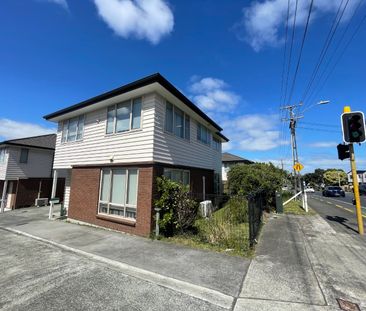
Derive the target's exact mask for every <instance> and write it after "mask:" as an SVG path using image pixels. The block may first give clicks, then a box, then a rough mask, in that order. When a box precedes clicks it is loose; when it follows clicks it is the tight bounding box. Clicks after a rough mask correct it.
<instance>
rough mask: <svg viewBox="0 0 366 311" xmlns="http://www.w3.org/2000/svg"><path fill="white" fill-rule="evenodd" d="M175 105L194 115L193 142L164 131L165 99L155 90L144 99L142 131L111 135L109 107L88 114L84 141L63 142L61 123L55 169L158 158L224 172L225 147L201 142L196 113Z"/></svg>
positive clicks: (192, 126)
mask: <svg viewBox="0 0 366 311" xmlns="http://www.w3.org/2000/svg"><path fill="white" fill-rule="evenodd" d="M172 104H174V105H177V106H178V107H179V108H180V109H182V110H183V111H184V112H185V113H187V114H188V115H189V116H190V117H191V122H190V129H191V133H190V136H191V139H190V141H187V140H185V139H182V138H179V137H176V136H174V135H173V134H170V133H166V132H165V131H164V123H165V100H164V98H163V97H161V96H160V95H158V94H156V93H151V94H148V95H145V96H143V98H142V111H141V129H138V130H133V131H129V132H124V133H118V134H114V135H113V134H112V135H107V134H106V118H107V108H106V107H105V108H101V109H97V110H95V111H91V112H89V113H87V114H86V116H85V125H84V135H83V139H82V140H81V141H76V142H68V143H63V144H61V135H62V126H61V124H62V123H61V122H60V123H59V126H58V131H57V142H56V155H55V161H54V169H69V168H71V167H72V166H74V165H88V164H90V165H98V164H108V163H112V162H111V161H110V160H111V158H112V157H113V163H141V162H152V161H155V162H162V163H168V164H173V165H184V166H191V167H197V168H205V169H211V170H215V171H216V173H218V174H220V175H221V149H220V150H218V151H217V150H214V149H213V148H212V147H211V146H207V145H205V144H203V143H201V142H199V141H197V121H196V119H195V117H194V114H193V112H192V111H191V110H190V109H189V108H188V107H187V106H185V105H183V104H180V103H175V102H174V101H172ZM201 121H202V120H201ZM203 124H205V123H203ZM205 125H207V124H205Z"/></svg>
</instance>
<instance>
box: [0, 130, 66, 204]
mask: <svg viewBox="0 0 366 311" xmlns="http://www.w3.org/2000/svg"><path fill="white" fill-rule="evenodd" d="M55 143H56V134H50V135H41V136H34V137H26V138H20V139H12V140H6V141H3V142H1V143H0V198H1V209H4V208H11V209H13V208H19V207H24V206H30V205H33V204H34V203H35V199H37V198H39V197H41V198H48V199H49V198H50V196H51V189H52V163H53V157H54V153H55ZM63 183H64V179H62V178H60V179H59V180H58V186H59V191H58V194H59V197H60V199H61V200H62V198H63V192H64V191H63V187H64V185H63Z"/></svg>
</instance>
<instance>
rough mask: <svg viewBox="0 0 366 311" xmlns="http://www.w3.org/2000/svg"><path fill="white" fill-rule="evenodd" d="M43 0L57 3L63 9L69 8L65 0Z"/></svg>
mask: <svg viewBox="0 0 366 311" xmlns="http://www.w3.org/2000/svg"><path fill="white" fill-rule="evenodd" d="M43 1H46V2H52V3H55V4H58V5H60V6H62V7H63V8H64V9H65V10H68V9H69V5H68V4H67V1H66V0H43Z"/></svg>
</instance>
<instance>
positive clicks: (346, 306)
mask: <svg viewBox="0 0 366 311" xmlns="http://www.w3.org/2000/svg"><path fill="white" fill-rule="evenodd" d="M337 302H338V305H339V307H340V308H341V309H342V310H344V311H361V309H360V307H359V306H358V304H356V303H353V302H350V301H347V300H344V299H341V298H337Z"/></svg>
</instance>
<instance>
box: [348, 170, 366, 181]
mask: <svg viewBox="0 0 366 311" xmlns="http://www.w3.org/2000/svg"><path fill="white" fill-rule="evenodd" d="M347 177H348V183H352V182H353V179H352V171H349V172H348V173H347ZM357 179H358V182H359V183H366V171H364V170H357Z"/></svg>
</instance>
